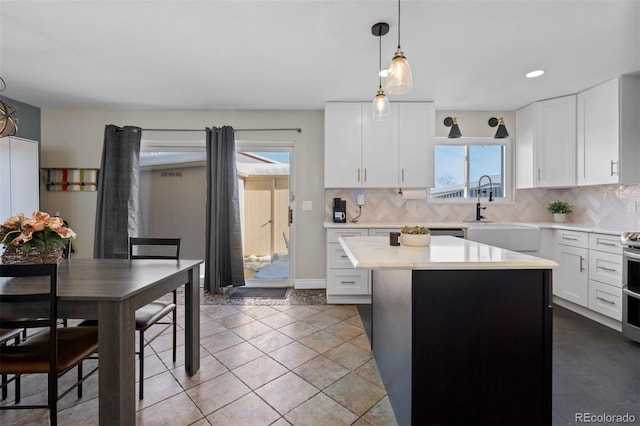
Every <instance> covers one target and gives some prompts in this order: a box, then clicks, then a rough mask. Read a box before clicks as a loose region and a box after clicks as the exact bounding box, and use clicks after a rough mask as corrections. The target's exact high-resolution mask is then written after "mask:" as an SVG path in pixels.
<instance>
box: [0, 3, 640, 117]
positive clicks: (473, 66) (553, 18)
mask: <svg viewBox="0 0 640 426" xmlns="http://www.w3.org/2000/svg"><path fill="white" fill-rule="evenodd" d="M379 21H384V22H388V23H389V24H390V26H391V31H390V33H389V34H388V35H386V36H385V37H383V39H382V52H383V54H382V56H383V67H385V68H386V66H387V65H388V63H389V61H390V60H391V58H392V56H393V53H394V51H395V47H396V44H397V22H398V18H397V2H396V1H395V0H341V1H338V0H318V1H310V0H297V1H296V0H289V1H271V0H258V1H246V0H226V1H223V0H201V1H166V0H147V1H114V0H101V1H99V0H76V1H57V0H48V1H47V0H44V1H30V0H19V1H15V0H0V25H1V28H0V37H1V40H0V75H1V76H2V77H3V78H4V80H5V81H6V83H7V88H6V90H5V91H4V92H2V93H1V94H2V95H3V96H7V97H10V98H12V99H15V100H18V101H21V102H25V103H28V104H32V105H36V106H39V107H41V108H56V107H61V108H62V107H64V108H131V109H322V108H323V105H324V103H325V102H327V101H349V100H352V101H353V100H357V101H363V100H370V99H371V100H372V99H373V97H374V96H375V94H376V90H377V86H378V81H377V69H378V39H377V38H376V37H374V36H373V35H372V34H371V26H372V25H373V24H374V23H376V22H379ZM639 22H640V0H554V1H551V0H500V1H498V0H493V1H491V0H404V1H402V39H401V41H402V47H403V50H404V51H405V54H406V56H407V57H408V59H409V61H410V63H411V67H412V69H413V76H414V89H413V91H412V92H410V93H408V94H405V95H399V96H392V97H390V99H391V100H392V101H418V100H421V101H426V100H433V101H435V102H436V106H437V108H438V109H484V110H490V109H516V108H518V107H521V106H523V105H526V104H528V103H530V102H532V101H534V100H539V99H545V98H550V97H555V96H561V95H565V94H569V93H576V92H578V91H581V90H584V89H586V88H588V87H591V86H593V85H595V84H597V83H600V82H602V81H605V80H607V79H610V78H613V77H616V76H618V75H621V74H625V73H630V72H635V71H640V25H639ZM536 68H545V69H546V70H547V73H546V74H545V75H544V76H543V77H541V78H538V79H533V80H528V79H525V78H524V74H525V73H526V72H527V71H530V70H532V69H536Z"/></svg>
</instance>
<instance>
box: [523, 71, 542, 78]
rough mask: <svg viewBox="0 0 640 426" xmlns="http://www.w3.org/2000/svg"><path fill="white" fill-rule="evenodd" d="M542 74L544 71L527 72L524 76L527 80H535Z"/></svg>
mask: <svg viewBox="0 0 640 426" xmlns="http://www.w3.org/2000/svg"><path fill="white" fill-rule="evenodd" d="M542 74H544V70H534V71H529V72H528V73H527V75H526V77H527V78H536V77H540V76H541V75H542Z"/></svg>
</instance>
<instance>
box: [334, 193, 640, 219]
mask: <svg viewBox="0 0 640 426" xmlns="http://www.w3.org/2000/svg"><path fill="white" fill-rule="evenodd" d="M356 192H364V193H365V196H366V204H365V206H364V207H363V208H362V216H361V217H360V220H359V222H361V223H385V222H386V223H398V222H406V223H410V222H459V221H465V220H471V219H474V218H475V204H465V205H456V204H433V203H428V202H427V201H426V200H411V204H414V206H415V210H409V209H408V208H407V200H403V199H402V198H401V197H400V195H399V194H398V190H397V189H364V190H351V189H331V190H325V210H326V217H327V220H328V221H330V220H331V211H332V207H331V206H332V202H333V198H343V199H345V200H347V217H348V219H349V220H350V219H352V218H354V217H355V216H356V215H357V214H358V206H357V205H356V203H355V198H356ZM554 200H563V201H567V202H569V203H570V204H572V205H573V213H571V214H570V215H569V216H568V218H567V222H570V223H576V224H584V225H596V226H602V227H615V228H627V229H634V230H637V229H640V185H601V186H590V187H578V188H567V189H522V190H518V191H516V198H515V203H514V204H496V203H483V204H484V205H486V206H487V209H486V210H484V211H483V215H484V216H486V217H487V219H488V220H492V221H496V222H551V221H552V220H553V219H552V216H551V214H550V213H549V212H548V211H547V204H549V203H550V202H551V201H554ZM631 203H635V205H636V206H637V209H639V210H638V212H636V213H630V212H628V211H627V208H628V206H629V204H631Z"/></svg>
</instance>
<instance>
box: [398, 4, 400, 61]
mask: <svg viewBox="0 0 640 426" xmlns="http://www.w3.org/2000/svg"><path fill="white" fill-rule="evenodd" d="M398 50H400V0H398Z"/></svg>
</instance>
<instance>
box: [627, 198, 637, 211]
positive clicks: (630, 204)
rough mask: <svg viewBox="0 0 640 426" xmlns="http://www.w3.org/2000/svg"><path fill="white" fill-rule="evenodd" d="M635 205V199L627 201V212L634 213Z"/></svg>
mask: <svg viewBox="0 0 640 426" xmlns="http://www.w3.org/2000/svg"><path fill="white" fill-rule="evenodd" d="M636 211H637V206H636V202H635V200H632V201H627V213H636Z"/></svg>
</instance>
